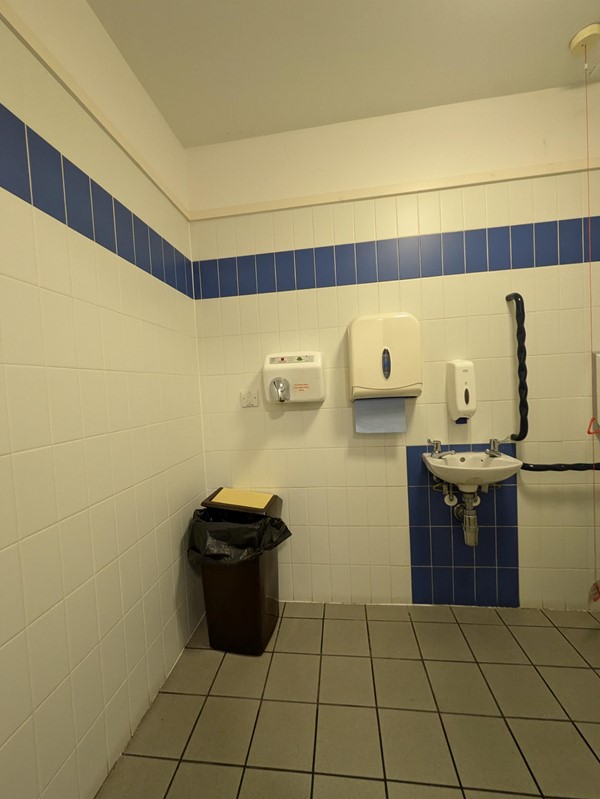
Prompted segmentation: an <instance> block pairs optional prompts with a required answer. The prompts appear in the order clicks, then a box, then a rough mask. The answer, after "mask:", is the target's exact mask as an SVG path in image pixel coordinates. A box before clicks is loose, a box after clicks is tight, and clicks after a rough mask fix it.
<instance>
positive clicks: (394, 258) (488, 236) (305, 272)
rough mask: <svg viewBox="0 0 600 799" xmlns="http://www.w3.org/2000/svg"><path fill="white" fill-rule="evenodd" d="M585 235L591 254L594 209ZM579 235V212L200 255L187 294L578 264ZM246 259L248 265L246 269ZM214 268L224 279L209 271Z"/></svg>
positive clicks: (596, 233) (597, 238)
mask: <svg viewBox="0 0 600 799" xmlns="http://www.w3.org/2000/svg"><path fill="white" fill-rule="evenodd" d="M591 238H592V248H591V249H592V253H591V255H592V261H598V260H600V216H595V217H592V219H591ZM587 241H588V224H587V218H583V219H561V220H557V221H553V222H537V223H535V224H534V223H531V224H525V225H512V226H508V225H507V226H504V227H491V228H479V229H477V230H464V231H462V230H459V231H455V232H452V233H429V234H427V235H423V236H405V237H401V238H398V239H383V240H379V241H363V242H357V243H356V244H337V245H335V246H326V247H314V248H304V249H301V250H287V251H285V252H269V253H260V254H258V255H255V256H254V255H243V256H239V257H238V258H222V259H211V260H208V261H202V260H200V261H195V262H194V263H195V264H196V267H195V268H196V270H197V271H198V272H199V274H200V283H201V286H200V291H199V292H197V293H196V295H195V296H196V298H197V299H211V298H215V297H231V296H235V295H236V294H264V293H267V292H273V291H290V290H291V289H294V288H296V289H309V288H315V287H316V288H324V287H327V286H348V285H359V284H361V283H378V282H379V283H381V282H384V281H386V280H398V279H400V280H410V279H412V278H418V277H421V278H426V277H436V276H442V275H444V276H445V275H463V274H465V273H467V274H470V273H473V272H488V271H489V272H495V271H499V270H504V269H524V268H528V267H545V266H553V265H558V264H580V263H584V262H587V258H588V247H587ZM249 259H252V264H253V265H254V266H255V268H256V272H255V273H252V272H251V269H252V266H251V265H250V263H249ZM225 264H226V268H225ZM215 270H216V273H218V275H223V277H224V278H225V279H224V280H219V279H218V278H217V277H215ZM236 270H237V279H236V275H235V274H234V273H235V271H236ZM236 285H237V288H236Z"/></svg>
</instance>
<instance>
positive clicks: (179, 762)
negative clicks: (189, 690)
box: [163, 655, 225, 799]
mask: <svg viewBox="0 0 600 799" xmlns="http://www.w3.org/2000/svg"><path fill="white" fill-rule="evenodd" d="M224 660H225V655H223V657H222V658H221V660H220V662H219V665H218V666H217V668H216V670H215V674H214V677H213V678H212V680H211V683H210V685H209V687H208V691H207V692H206V695H205V697H204V701H203V702H202V706H201V708H200V710H199V711H198V715H197V716H196V721H195V722H194V723H193V724H192V729H191V730H190V734H189V735H188V737H187V739H186V742H185V744H184V745H183V749H182V750H181V754H180V756H179V757H178V758H177V766H176V768H175V771H174V772H173V775H172V777H171V779H170V780H169V784H168V786H167V790H166V791H165V793H164V796H163V799H167V797H168V795H169V791H170V790H171V786H172V785H173V782H174V781H175V777H176V775H177V772H178V771H179V767H180V765H181V762H182V760H183V755H184V754H185V750H186V749H187V748H188V745H189V743H190V740H191V738H192V735H193V734H194V730H195V729H196V727H197V725H198V720H199V719H200V716H201V715H202V711H203V710H204V708H205V707H206V702H207V700H208V697H209V694H210V689H211V688H212V687H213V685H214V683H215V680H216V679H217V675H218V673H219V671H220V670H221V666H222V665H223V661H224Z"/></svg>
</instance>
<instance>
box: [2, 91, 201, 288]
mask: <svg viewBox="0 0 600 799" xmlns="http://www.w3.org/2000/svg"><path fill="white" fill-rule="evenodd" d="M0 188H3V189H6V190H7V191H9V192H10V193H11V194H14V195H16V196H17V197H20V198H21V199H22V200H25V202H28V203H31V204H32V205H34V206H35V207H36V208H38V209H39V210H40V211H43V212H44V213H45V214H48V215H49V216H52V217H54V218H55V219H57V220H58V221H59V222H62V223H63V224H66V225H68V227H70V228H72V229H73V230H76V231H77V232H78V233H81V235H82V236H85V237H86V238H88V239H91V240H92V241H95V242H96V243H97V244H99V245H101V246H102V247H105V248H106V249H107V250H110V251H111V252H114V253H115V254H116V255H118V256H120V257H121V258H124V259H125V260H126V261H129V262H130V263H132V264H134V265H135V266H138V267H139V268H140V269H143V270H144V272H147V273H148V274H151V275H153V276H154V277H156V278H158V279H159V280H162V281H163V282H164V283H167V284H168V285H169V286H171V287H172V288H174V289H176V290H177V291H179V292H181V293H182V294H185V295H187V296H188V297H190V298H193V297H194V295H195V293H197V292H194V285H193V271H194V270H193V267H192V262H191V260H190V259H189V258H186V257H185V256H184V255H183V254H182V253H181V252H179V250H177V249H176V248H175V247H174V246H173V245H172V244H170V243H169V242H168V241H167V240H166V239H164V238H162V237H161V236H159V235H158V233H156V231H154V230H153V229H152V228H151V227H149V226H148V225H147V224H146V223H145V222H143V221H142V220H141V219H140V218H139V217H137V216H136V215H135V214H134V213H133V212H132V211H130V210H129V209H128V208H126V207H125V206H124V205H123V204H122V203H120V202H119V201H118V200H117V199H116V198H115V197H113V196H112V195H111V194H109V193H108V192H107V191H106V189H104V188H102V186H100V185H99V184H98V183H96V182H95V181H94V180H92V179H91V178H90V177H89V176H88V175H86V174H85V172H83V171H82V170H81V169H79V167H77V166H76V165H75V164H73V163H71V161H69V159H68V158H66V157H65V156H63V155H62V154H61V153H60V152H59V151H58V150H56V149H55V148H54V147H52V145H51V144H49V143H48V142H47V141H46V140H45V139H43V138H42V137H41V136H40V135H39V134H37V133H36V132H35V131H34V130H32V129H31V128H29V127H27V125H25V124H24V123H23V122H22V121H21V120H20V119H19V118H18V117H16V116H15V115H14V114H13V113H12V112H11V111H9V110H8V108H6V107H5V106H3V105H2V104H0ZM196 274H198V272H197V270H196ZM198 285H199V284H198Z"/></svg>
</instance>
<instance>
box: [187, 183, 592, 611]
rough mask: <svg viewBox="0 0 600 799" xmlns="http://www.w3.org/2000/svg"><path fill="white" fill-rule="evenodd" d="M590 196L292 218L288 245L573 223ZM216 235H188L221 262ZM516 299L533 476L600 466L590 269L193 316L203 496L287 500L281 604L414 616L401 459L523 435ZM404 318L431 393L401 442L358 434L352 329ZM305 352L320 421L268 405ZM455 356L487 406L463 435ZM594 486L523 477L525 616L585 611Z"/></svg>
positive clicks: (484, 194)
mask: <svg viewBox="0 0 600 799" xmlns="http://www.w3.org/2000/svg"><path fill="white" fill-rule="evenodd" d="M592 183H593V179H592ZM582 186H583V183H582V177H581V175H569V176H560V177H548V178H536V179H535V180H522V181H516V182H513V183H497V184H490V185H488V186H478V187H469V188H465V189H463V190H461V189H455V190H451V191H443V192H435V191H433V192H427V193H424V194H420V195H418V196H417V195H405V196H401V197H397V198H386V199H385V200H377V201H370V200H361V201H358V202H355V203H344V204H342V205H339V206H336V205H333V206H318V207H315V208H313V209H312V217H311V215H310V214H309V213H308V211H307V210H306V209H304V210H302V211H301V212H294V214H293V215H292V220H297V221H295V223H294V224H295V227H294V230H295V231H301V233H300V232H298V234H297V235H298V237H299V238H298V239H297V240H296V239H295V240H294V246H311V244H312V243H313V242H314V245H315V246H322V245H327V244H331V243H345V242H347V241H352V240H355V241H369V240H372V239H374V238H385V237H387V236H396V235H416V234H418V233H421V234H424V233H435V232H440V231H451V230H461V229H463V228H464V227H465V226H466V227H469V228H477V227H485V226H486V224H487V225H488V226H501V225H507V224H522V223H526V222H529V223H531V222H532V221H538V222H539V221H547V220H552V219H556V218H557V216H558V217H559V218H570V217H572V216H577V215H578V214H581V213H582V208H583V205H582V197H583V188H582ZM311 218H312V227H311V224H310V220H311ZM285 220H287V221H288V222H289V219H288V216H287V215H285V214H282V213H281V212H278V214H276V215H272V214H268V213H266V214H259V215H256V216H254V218H253V225H254V231H255V233H256V232H257V231H272V230H279V231H281V230H283V229H284V227H285V229H287V228H288V227H289V225H287V223H286V226H284V221H285ZM214 224H215V223H212V222H206V223H198V224H197V225H195V226H194V228H195V229H196V235H195V241H196V246H197V247H198V249H197V250H196V251H195V254H194V257H196V258H204V257H210V255H211V253H212V252H213V251H212V250H211V245H210V235H209V232H210V229H211V226H213V225H214ZM352 231H354V239H352ZM277 235H278V236H279V237H281V236H282V235H283V234H281V233H278V234H277ZM290 235H291V234H290ZM288 239H289V240H288ZM288 239H286V246H291V244H290V242H291V238H289V237H288ZM281 240H282V241H283V239H281ZM204 241H207V242H208V243H207V245H206V250H205V249H203V244H202V242H204ZM246 241H247V243H248V244H251V242H250V240H249V239H247V240H246ZM300 241H301V244H298V243H297V242H300ZM273 243H274V238H272V236H271V233H269V235H267V236H264V237H263V238H262V239H261V240H260V242H259V241H258V237H257V239H256V240H255V251H256V252H260V251H265V250H269V244H273ZM247 252H252V250H248V251H247ZM238 254H240V255H241V254H245V253H242V252H240V251H239V250H238ZM595 266H596V265H594V268H595ZM510 291H519V292H521V293H522V294H523V296H524V298H525V303H526V308H527V348H528V367H529V397H530V408H531V414H530V430H531V432H530V435H529V437H528V439H527V442H526V443H524V444H523V445H520V446H519V452H520V453H521V455H522V457H523V458H525V459H529V460H530V461H534V462H535V461H537V462H558V461H561V462H576V461H586V462H588V461H591V460H592V459H596V460H598V459H599V458H598V455H597V453H596V454H594V452H593V451H592V447H593V443H594V442H593V441H592V440H591V439H590V437H588V436H587V435H586V430H587V425H588V421H589V417H590V414H591V405H590V391H591V382H590V381H591V376H590V371H589V357H588V353H589V350H590V315H589V303H590V299H589V269H588V266H587V265H568V266H562V267H558V266H556V267H548V268H543V269H521V270H515V271H514V272H511V271H505V272H490V273H486V274H467V275H457V276H451V277H440V278H427V279H426V280H423V281H421V280H406V281H401V282H400V283H386V284H385V285H381V286H377V285H360V286H344V287H340V288H326V289H318V290H309V291H300V292H286V293H285V294H281V295H271V294H267V295H264V294H261V295H259V296H258V297H243V298H240V299H239V301H238V300H236V299H235V298H234V299H233V300H232V299H231V298H228V299H223V300H208V301H203V302H201V303H199V314H198V316H199V319H198V333H199V347H200V351H201V352H203V353H204V357H203V358H202V359H201V360H200V373H201V381H202V387H203V396H204V397H205V406H204V412H205V416H204V421H205V427H206V429H207V430H209V431H210V433H209V434H208V435H207V442H206V447H207V484H208V486H209V487H217V486H218V485H221V484H223V483H233V484H235V485H238V486H245V487H252V488H257V489H263V490H271V491H276V492H278V493H279V494H280V495H281V496H282V497H283V498H284V516H285V518H286V519H287V520H288V521H289V523H290V525H291V527H292V529H293V537H292V539H291V541H290V543H289V544H288V545H286V546H284V547H282V548H281V551H280V573H281V589H282V591H283V594H284V597H285V598H289V599H295V600H310V599H313V600H315V601H317V600H318V601H322V600H325V601H328V600H329V599H332V600H333V601H364V600H367V601H373V602H375V601H388V602H389V601H392V600H393V601H410V568H409V566H410V556H409V546H408V541H409V536H408V526H407V525H408V517H407V488H406V466H405V447H406V445H407V444H418V445H423V444H424V443H425V441H426V438H427V437H430V438H441V439H442V440H443V441H448V440H452V441H453V442H455V443H461V442H464V443H469V442H474V443H479V442H485V441H486V440H487V439H489V438H491V437H492V436H493V437H499V438H503V437H505V436H506V435H508V434H509V433H510V432H512V431H513V430H516V429H517V427H518V419H517V413H516V408H517V403H516V399H515V398H516V373H515V372H516V363H515V347H516V343H515V337H514V315H513V311H512V309H511V308H509V307H508V305H507V303H506V300H505V296H506V294H507V293H509V292H510ZM598 297H600V293H598ZM595 303H596V304H598V305H600V300H596V301H595ZM395 309H400V310H406V311H409V312H411V313H414V314H415V315H416V316H417V317H418V318H419V319H420V320H421V329H422V347H423V375H424V388H423V395H422V397H421V398H420V399H419V400H417V401H414V400H411V401H409V402H408V403H407V418H408V429H407V433H406V435H402V436H389V437H381V438H379V437H373V438H370V437H365V436H359V435H356V434H355V433H354V432H353V430H352V414H351V410H350V408H349V404H348V400H347V379H348V378H347V362H346V341H345V335H346V327H347V324H348V322H349V321H350V319H352V318H353V317H354V316H355V315H357V314H359V313H361V314H362V313H374V312H379V311H390V310H395ZM594 315H596V310H595V309H594ZM294 347H300V348H309V347H310V348H315V349H320V350H321V351H323V353H324V357H325V364H326V386H327V398H326V400H325V402H324V403H323V405H322V407H321V408H320V409H319V410H317V409H315V408H312V407H310V408H305V407H302V406H296V407H294V408H284V409H283V410H281V409H273V408H272V407H271V406H268V405H266V404H265V400H264V397H263V395H262V388H260V387H261V377H260V366H261V363H262V359H263V358H264V355H265V354H266V353H267V352H269V351H274V350H277V349H284V348H294ZM457 357H462V358H469V359H472V360H473V361H474V363H475V366H476V372H477V381H478V382H477V387H478V401H479V406H478V411H477V414H476V415H475V417H474V419H473V420H472V421H471V423H470V424H469V426H468V427H462V428H454V429H453V425H452V423H451V422H450V420H449V419H448V416H447V412H446V408H445V385H444V381H445V362H446V360H449V359H451V358H457ZM251 387H255V388H256V387H259V388H260V395H261V406H260V408H258V409H241V408H240V407H239V392H240V391H241V390H245V389H248V388H251ZM596 449H597V447H596ZM591 482H592V477H591V475H590V473H581V472H569V473H564V474H557V473H544V474H542V473H535V474H532V473H527V474H525V473H523V474H522V475H521V477H520V478H519V514H520V527H521V531H522V534H521V537H520V558H521V583H522V591H521V600H522V603H523V604H524V605H528V604H533V605H535V606H548V607H550V606H551V607H584V606H585V605H586V601H587V590H588V587H589V582H590V575H592V576H593V573H594V571H593V570H594V568H595V563H594V561H595V557H596V555H595V551H596V547H595V527H594V524H595V522H594V519H593V515H592V507H593V505H592V494H593V487H592V485H591Z"/></svg>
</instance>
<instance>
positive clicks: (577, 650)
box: [556, 627, 594, 670]
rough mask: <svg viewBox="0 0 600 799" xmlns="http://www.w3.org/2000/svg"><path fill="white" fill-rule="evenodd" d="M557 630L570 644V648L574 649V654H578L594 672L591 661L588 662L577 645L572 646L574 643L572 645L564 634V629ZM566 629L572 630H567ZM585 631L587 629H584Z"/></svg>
mask: <svg viewBox="0 0 600 799" xmlns="http://www.w3.org/2000/svg"><path fill="white" fill-rule="evenodd" d="M556 629H557V630H558V632H559V633H560V634H561V635H562V637H563V638H564V639H565V641H566V642H567V643H568V644H569V646H570V647H571V648H572V649H573V651H574V652H576V653H577V654H578V655H579V657H580V658H581V659H582V660H583V661H584V662H585V663H586V664H587V665H588V666H589V667H590V669H592V670H593V669H594V667H593V666H592V664H591V663H590V661H589V660H588V659H587V658H586V657H585V655H583V654H582V653H581V652H580V651H579V649H577V647H576V646H575V644H572V643H571V641H569V639H568V638H567V636H566V635H565V634H564V632H563V631H562V629H560V628H558V627H557V628H556ZM565 629H570V628H565ZM579 629H582V628H579ZM583 629H585V628H583Z"/></svg>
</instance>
